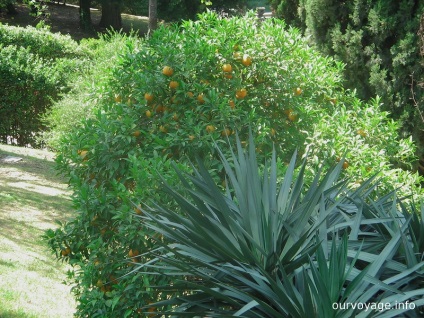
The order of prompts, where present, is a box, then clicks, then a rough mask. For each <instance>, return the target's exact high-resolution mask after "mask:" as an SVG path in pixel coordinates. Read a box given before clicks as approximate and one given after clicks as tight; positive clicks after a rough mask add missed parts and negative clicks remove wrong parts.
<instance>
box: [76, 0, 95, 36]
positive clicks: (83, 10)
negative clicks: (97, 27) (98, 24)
mask: <svg viewBox="0 0 424 318" xmlns="http://www.w3.org/2000/svg"><path fill="white" fill-rule="evenodd" d="M79 6H80V7H79V22H80V27H81V29H83V30H85V31H89V30H92V28H93V26H92V23H91V12H90V6H91V0H79Z"/></svg>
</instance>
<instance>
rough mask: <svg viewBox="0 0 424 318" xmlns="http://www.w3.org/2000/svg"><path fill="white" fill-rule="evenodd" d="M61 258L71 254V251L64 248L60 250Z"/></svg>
mask: <svg viewBox="0 0 424 318" xmlns="http://www.w3.org/2000/svg"><path fill="white" fill-rule="evenodd" d="M61 254H62V256H68V255H69V254H71V249H70V248H69V247H67V248H65V249H63V250H62V253H61Z"/></svg>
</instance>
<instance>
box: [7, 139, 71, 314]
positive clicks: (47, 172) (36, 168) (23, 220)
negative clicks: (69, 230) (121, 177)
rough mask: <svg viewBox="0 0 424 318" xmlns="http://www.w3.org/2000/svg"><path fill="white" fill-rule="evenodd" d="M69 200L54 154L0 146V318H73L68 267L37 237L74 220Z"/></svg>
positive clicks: (68, 193) (68, 192)
mask: <svg viewBox="0 0 424 318" xmlns="http://www.w3.org/2000/svg"><path fill="white" fill-rule="evenodd" d="M14 158H17V159H18V158H22V159H20V160H19V161H14V160H13V159H14ZM5 159H6V160H5ZM7 159H11V160H10V161H9V160H7ZM69 196H70V191H69V190H68V189H67V186H66V184H65V182H64V180H62V179H61V178H60V177H58V176H57V175H56V172H55V170H54V161H53V154H52V153H50V152H47V151H41V150H34V149H28V148H18V147H12V146H5V145H0V273H1V279H0V299H1V302H0V317H2V318H14V317H34V318H35V317H37V318H42V317H46V318H51V317H61V318H67V317H72V314H73V312H74V311H75V301H74V299H73V297H72V295H71V293H70V287H68V286H65V285H64V284H63V283H62V282H63V281H64V279H65V278H66V266H65V265H64V264H62V263H58V262H57V261H56V260H55V258H54V257H53V255H51V252H50V251H49V250H48V248H47V246H46V244H45V242H44V241H43V239H42V238H41V236H42V235H43V233H44V230H46V229H48V228H54V227H57V224H56V221H62V222H63V221H65V220H67V219H69V218H70V217H72V214H73V213H74V212H73V211H72V207H71V200H70V198H69Z"/></svg>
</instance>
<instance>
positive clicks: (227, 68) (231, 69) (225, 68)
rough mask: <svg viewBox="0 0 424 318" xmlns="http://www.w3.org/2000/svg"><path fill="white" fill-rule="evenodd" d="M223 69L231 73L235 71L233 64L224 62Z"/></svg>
mask: <svg viewBox="0 0 424 318" xmlns="http://www.w3.org/2000/svg"><path fill="white" fill-rule="evenodd" d="M222 70H223V71H224V72H225V73H231V72H232V71H233V67H232V66H231V64H224V65H222Z"/></svg>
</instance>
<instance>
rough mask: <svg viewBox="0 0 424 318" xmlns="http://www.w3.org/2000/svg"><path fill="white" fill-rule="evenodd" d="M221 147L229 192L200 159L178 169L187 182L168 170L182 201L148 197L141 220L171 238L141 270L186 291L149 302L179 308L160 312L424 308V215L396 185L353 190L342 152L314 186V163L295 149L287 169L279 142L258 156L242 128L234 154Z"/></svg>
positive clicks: (338, 313)
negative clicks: (391, 190)
mask: <svg viewBox="0 0 424 318" xmlns="http://www.w3.org/2000/svg"><path fill="white" fill-rule="evenodd" d="M219 153H220V155H221V160H222V164H223V166H224V169H225V172H226V176H227V186H226V189H225V191H222V190H221V188H220V187H219V186H217V185H216V183H215V182H214V180H213V178H212V177H211V175H210V174H209V172H208V170H207V168H206V167H205V166H204V165H203V164H202V162H201V161H198V169H194V174H193V175H187V174H183V173H181V172H179V171H178V169H177V173H178V174H179V177H180V180H181V188H180V189H178V190H177V189H173V188H171V187H169V186H167V185H166V182H165V181H164V190H165V191H167V192H168V193H169V194H171V195H172V197H173V198H174V199H175V200H176V202H177V203H178V204H179V206H180V208H181V211H180V212H178V213H176V212H175V211H173V210H170V209H168V208H167V207H165V206H158V205H156V204H154V203H149V206H147V205H146V206H147V208H146V209H145V210H144V215H143V217H142V218H143V220H142V221H143V222H145V224H146V225H147V226H148V227H150V228H151V229H153V230H155V231H156V232H158V233H160V234H162V235H163V236H164V237H166V242H169V243H166V244H163V247H162V248H161V249H160V250H155V251H151V252H150V253H149V255H146V256H147V257H148V258H149V259H150V261H149V262H145V263H143V264H139V266H138V267H137V270H138V271H144V269H145V268H149V271H148V272H149V273H150V274H151V270H152V269H153V270H156V271H157V273H158V274H160V275H169V276H170V277H172V278H173V281H174V284H173V286H166V287H163V286H162V287H161V286H156V287H154V288H157V289H158V292H161V291H164V290H165V289H166V291H167V294H168V293H169V289H171V290H175V291H178V292H179V293H178V294H179V295H181V294H184V295H185V296H184V297H175V298H172V299H166V300H164V301H162V302H160V303H157V304H153V305H151V306H154V307H156V308H161V307H162V308H172V309H171V310H167V311H164V312H162V314H165V315H167V316H171V317H172V316H174V317H183V316H189V317H195V316H199V317H323V318H327V317H353V316H358V317H380V316H381V317H399V315H405V317H419V316H420V315H421V313H420V311H419V306H422V305H423V304H424V299H423V298H422V297H423V295H424V282H423V273H424V262H423V261H422V254H420V253H422V251H423V234H422V233H423V232H420V230H422V229H423V223H422V221H421V220H420V219H419V218H418V216H417V215H416V214H415V213H416V211H412V212H410V211H408V209H407V208H406V207H405V206H403V205H402V204H401V202H400V204H399V202H398V200H397V199H396V197H395V195H393V196H386V197H383V198H381V199H380V200H378V201H371V200H370V199H369V198H368V197H367V194H368V193H369V192H371V191H372V190H373V189H374V188H375V187H376V184H378V183H376V182H375V180H374V179H370V180H368V181H366V182H364V184H363V185H362V186H361V187H359V188H358V189H356V190H355V191H350V190H349V189H347V188H346V184H347V182H345V181H340V180H339V175H340V171H341V168H342V164H343V162H340V163H339V164H338V165H337V166H335V167H334V168H332V169H330V170H329V171H328V172H326V173H322V172H319V173H318V174H317V175H316V177H315V178H314V180H313V182H312V183H311V184H310V185H308V186H306V185H305V184H304V178H303V177H304V171H305V167H306V164H307V162H306V160H304V161H303V162H302V163H301V164H300V165H299V166H298V167H297V166H296V158H297V154H296V153H295V154H294V155H293V157H292V159H291V161H290V163H289V164H288V166H287V168H286V171H285V174H284V177H283V178H282V179H281V180H280V176H279V169H277V160H276V154H275V152H273V153H272V157H271V159H270V160H269V162H267V163H265V165H264V166H263V167H260V166H259V165H258V162H257V159H256V154H255V145H254V144H253V138H252V137H250V140H249V146H248V150H247V151H244V149H243V147H242V145H241V143H240V141H239V140H238V138H237V150H236V151H235V152H234V151H233V152H231V154H232V156H231V158H229V159H227V158H225V157H224V155H223V154H222V152H220V151H219ZM399 206H401V207H402V212H399V211H398V207H399ZM146 273H147V272H146ZM406 301H408V304H409V305H408V307H405V306H404V307H402V308H398V307H399V306H397V304H398V303H401V302H406ZM349 304H350V305H349ZM355 304H356V305H355ZM380 304H384V306H385V307H384V309H382V308H381V307H382V305H380ZM388 307H390V308H391V309H390V310H389V309H388ZM147 310H148V307H147V306H146V312H147Z"/></svg>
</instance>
